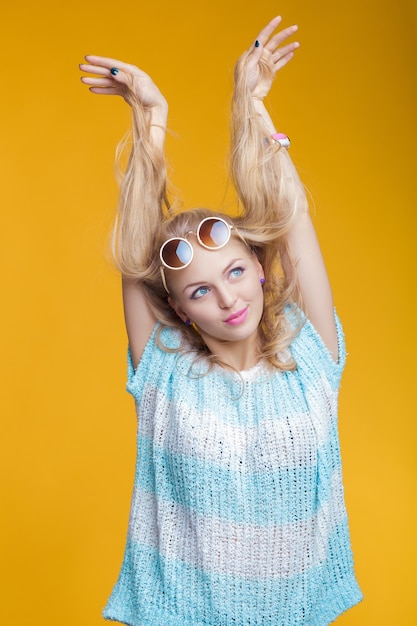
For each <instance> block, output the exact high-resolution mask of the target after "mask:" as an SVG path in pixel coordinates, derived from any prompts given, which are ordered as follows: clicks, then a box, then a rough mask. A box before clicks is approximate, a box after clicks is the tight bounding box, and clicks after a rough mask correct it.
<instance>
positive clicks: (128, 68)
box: [85, 54, 140, 73]
mask: <svg viewBox="0 0 417 626" xmlns="http://www.w3.org/2000/svg"><path fill="white" fill-rule="evenodd" d="M85 60H86V61H87V63H88V64H90V65H93V66H100V67H102V68H105V69H107V70H111V69H112V68H113V67H117V69H118V70H122V71H123V72H127V73H129V72H134V71H138V72H139V71H140V70H138V68H137V67H135V66H134V65H131V64H130V63H123V61H119V60H118V59H112V58H110V57H100V56H95V55H93V54H87V56H86V57H85Z"/></svg>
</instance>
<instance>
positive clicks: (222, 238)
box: [198, 218, 230, 248]
mask: <svg viewBox="0 0 417 626" xmlns="http://www.w3.org/2000/svg"><path fill="white" fill-rule="evenodd" d="M198 237H199V239H200V241H201V243H202V244H203V245H204V246H207V248H221V247H222V246H224V245H225V244H226V243H227V242H228V241H229V239H230V227H229V226H228V225H227V224H226V222H223V221H221V220H219V219H215V218H213V219H212V218H209V219H206V220H204V222H202V223H201V224H200V228H199V229H198Z"/></svg>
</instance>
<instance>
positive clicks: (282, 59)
mask: <svg viewBox="0 0 417 626" xmlns="http://www.w3.org/2000/svg"><path fill="white" fill-rule="evenodd" d="M293 57H294V52H292V51H291V52H288V53H287V54H285V55H284V56H283V57H280V59H279V60H278V61H276V62H275V63H274V71H275V72H278V71H279V70H280V69H281V68H283V67H284V65H287V63H288V62H289V61H291V59H292V58H293Z"/></svg>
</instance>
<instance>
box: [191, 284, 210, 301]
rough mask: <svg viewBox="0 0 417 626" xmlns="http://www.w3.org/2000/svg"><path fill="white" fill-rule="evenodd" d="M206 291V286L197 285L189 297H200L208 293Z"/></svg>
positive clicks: (193, 298) (194, 298)
mask: <svg viewBox="0 0 417 626" xmlns="http://www.w3.org/2000/svg"><path fill="white" fill-rule="evenodd" d="M208 292H209V288H208V287H199V288H198V289H196V290H195V291H193V293H192V294H191V299H192V300H198V299H199V298H202V297H203V296H205V295H206V294H208Z"/></svg>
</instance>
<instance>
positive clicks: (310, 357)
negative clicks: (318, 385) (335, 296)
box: [291, 311, 346, 389]
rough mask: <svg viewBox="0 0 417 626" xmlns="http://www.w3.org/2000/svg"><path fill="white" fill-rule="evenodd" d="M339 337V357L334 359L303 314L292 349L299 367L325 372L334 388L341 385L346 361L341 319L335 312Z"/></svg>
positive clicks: (318, 372)
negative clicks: (336, 359)
mask: <svg viewBox="0 0 417 626" xmlns="http://www.w3.org/2000/svg"><path fill="white" fill-rule="evenodd" d="M334 316H335V323H336V331H337V338H338V348H339V358H338V361H334V359H333V357H332V354H331V353H330V351H329V350H328V348H327V347H326V345H325V344H324V342H323V339H322V338H321V336H320V335H319V333H318V332H317V330H316V329H315V328H314V326H313V324H312V323H311V322H310V320H309V319H307V318H306V317H305V316H304V317H303V316H302V315H301V323H302V326H301V329H300V332H299V333H298V335H297V337H296V338H295V340H294V342H293V344H292V347H291V351H292V354H293V356H294V358H295V361H296V363H297V369H299V370H300V371H306V372H307V371H308V372H310V373H313V372H316V374H319V375H320V374H324V375H325V376H326V378H327V380H328V381H329V383H330V385H331V387H332V388H333V389H337V388H338V387H339V386H340V380H341V377H342V373H343V370H344V367H345V363H346V346H345V338H344V333H343V328H342V325H341V322H340V319H339V317H338V315H337V313H336V311H335V312H334Z"/></svg>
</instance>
